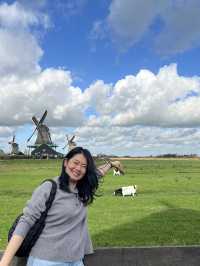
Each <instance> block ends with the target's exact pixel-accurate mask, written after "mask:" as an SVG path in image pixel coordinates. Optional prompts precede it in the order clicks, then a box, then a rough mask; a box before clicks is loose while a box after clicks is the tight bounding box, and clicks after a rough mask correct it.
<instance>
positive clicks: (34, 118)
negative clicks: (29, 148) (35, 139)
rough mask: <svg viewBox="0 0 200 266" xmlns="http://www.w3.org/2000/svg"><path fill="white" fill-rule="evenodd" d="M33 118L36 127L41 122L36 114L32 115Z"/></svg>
mask: <svg viewBox="0 0 200 266" xmlns="http://www.w3.org/2000/svg"><path fill="white" fill-rule="evenodd" d="M32 120H33V122H34V124H35V125H36V127H37V126H38V125H39V122H38V120H37V118H36V117H35V116H33V117H32Z"/></svg>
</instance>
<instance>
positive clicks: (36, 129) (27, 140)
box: [27, 127, 37, 142]
mask: <svg viewBox="0 0 200 266" xmlns="http://www.w3.org/2000/svg"><path fill="white" fill-rule="evenodd" d="M36 130H37V127H36V128H35V130H34V131H33V133H32V134H31V136H30V137H29V138H28V139H27V142H29V141H30V140H31V138H32V137H33V135H34V134H35V132H36Z"/></svg>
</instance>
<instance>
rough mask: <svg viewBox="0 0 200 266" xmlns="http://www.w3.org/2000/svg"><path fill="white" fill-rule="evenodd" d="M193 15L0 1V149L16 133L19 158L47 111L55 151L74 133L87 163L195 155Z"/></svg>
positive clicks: (134, 3) (103, 4) (79, 1)
mask: <svg viewBox="0 0 200 266" xmlns="http://www.w3.org/2000/svg"><path fill="white" fill-rule="evenodd" d="M199 12H200V3H199V1H197V0H190V1H189V0H173V1H169V0H163V1H159V2H158V1H156V0H149V1H146V0H110V1H105V0H99V1H91V0H73V1H72V0H65V1H64V0H54V1H50V0H40V1H39V0H38V1H26V0H21V1H3V0H1V1H0V59H1V60H0V105H1V113H0V149H3V150H4V151H6V152H9V149H10V147H9V145H8V141H9V140H10V139H11V138H12V136H13V134H16V141H17V142H18V143H19V145H20V149H21V150H22V151H24V150H25V149H26V140H27V139H28V137H29V136H30V135H31V133H32V131H33V129H34V125H33V123H32V122H31V117H32V116H33V115H35V116H36V117H38V118H39V117H40V116H41V115H42V114H43V112H44V110H45V109H47V110H48V115H47V118H46V120H45V122H46V123H47V125H48V126H49V127H50V131H51V135H52V139H53V141H54V142H55V143H56V144H57V145H58V146H59V148H58V149H59V150H60V151H61V152H63V150H62V147H63V146H64V144H65V140H66V137H65V135H66V134H69V135H72V134H75V135H76V142H77V144H78V145H82V146H84V147H86V148H88V149H90V150H91V151H92V153H93V154H97V153H107V154H117V155H157V154H163V153H179V154H190V153H196V154H199V148H200V147H199V146H200V145H199V142H200V131H199V125H200V110H199V104H200V97H199V95H200V78H199V61H200V60H199V59H200V56H199V52H200V51H199V47H200V33H199V27H200V18H199ZM35 137H36V135H35V136H34V137H33V139H32V140H31V141H32V143H34V140H35V139H34V138H35ZM65 152H66V151H65Z"/></svg>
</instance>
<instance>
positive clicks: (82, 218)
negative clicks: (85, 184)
mask: <svg viewBox="0 0 200 266" xmlns="http://www.w3.org/2000/svg"><path fill="white" fill-rule="evenodd" d="M54 180H55V181H56V182H57V184H58V177H57V178H55V179H54ZM51 187H52V184H51V182H49V181H47V182H44V183H43V184H41V185H40V186H39V187H38V188H36V190H35V191H34V192H33V195H32V198H31V199H30V200H29V201H28V202H27V204H26V207H25V208H24V209H23V213H24V215H23V216H22V217H21V219H20V221H19V223H18V225H17V227H16V229H15V232H14V234H16V235H20V236H25V235H26V233H27V232H28V230H29V228H30V227H31V226H32V225H33V224H34V221H35V220H36V219H37V218H38V217H39V216H40V213H41V212H42V211H44V210H45V202H46V200H47V198H48V197H49V194H50V190H51ZM92 252H93V248H92V243H91V239H90V236H89V233H88V227H87V208H86V207H85V206H84V205H83V203H82V202H81V201H80V200H79V198H78V191H77V190H74V191H73V192H72V193H68V192H65V191H62V190H61V189H60V188H59V185H58V189H57V193H56V196H55V199H54V202H53V204H52V206H51V208H50V210H49V212H48V215H47V218H46V225H45V228H44V230H43V232H42V234H41V235H40V237H39V239H38V240H37V242H36V244H35V246H34V247H33V248H32V250H31V253H30V255H31V256H34V257H37V258H40V259H44V260H50V261H60V262H71V261H77V260H80V259H82V258H83V257H84V255H85V254H90V253H92Z"/></svg>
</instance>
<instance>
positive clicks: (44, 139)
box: [27, 110, 55, 146]
mask: <svg viewBox="0 0 200 266" xmlns="http://www.w3.org/2000/svg"><path fill="white" fill-rule="evenodd" d="M46 116H47V110H46V111H45V112H44V113H43V115H42V117H41V119H40V120H39V121H38V120H37V118H36V117H35V116H33V117H32V120H33V122H34V124H35V125H36V127H35V129H34V131H33V133H32V134H31V136H30V137H29V138H28V140H27V142H29V141H30V140H31V138H32V137H33V135H34V134H35V133H36V132H37V138H36V141H35V146H39V145H41V144H47V145H50V146H55V145H53V143H52V140H51V135H50V131H49V128H48V127H47V126H46V125H45V124H43V122H44V120H45V118H46Z"/></svg>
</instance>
